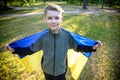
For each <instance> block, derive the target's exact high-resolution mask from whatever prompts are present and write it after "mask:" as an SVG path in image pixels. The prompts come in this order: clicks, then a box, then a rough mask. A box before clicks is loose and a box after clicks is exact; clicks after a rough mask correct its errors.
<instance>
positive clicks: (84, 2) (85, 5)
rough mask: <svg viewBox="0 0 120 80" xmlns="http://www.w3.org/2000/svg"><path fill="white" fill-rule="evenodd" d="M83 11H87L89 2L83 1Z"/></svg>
mask: <svg viewBox="0 0 120 80" xmlns="http://www.w3.org/2000/svg"><path fill="white" fill-rule="evenodd" d="M83 9H87V0H83Z"/></svg>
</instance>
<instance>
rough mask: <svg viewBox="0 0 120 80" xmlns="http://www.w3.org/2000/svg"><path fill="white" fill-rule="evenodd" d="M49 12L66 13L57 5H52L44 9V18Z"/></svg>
mask: <svg viewBox="0 0 120 80" xmlns="http://www.w3.org/2000/svg"><path fill="white" fill-rule="evenodd" d="M48 10H53V11H58V12H60V13H63V12H64V10H63V9H62V8H61V7H60V6H58V5H56V4H50V5H47V6H46V7H45V9H44V16H46V14H47V11H48Z"/></svg>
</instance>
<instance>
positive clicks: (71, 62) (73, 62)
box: [68, 52, 88, 80]
mask: <svg viewBox="0 0 120 80" xmlns="http://www.w3.org/2000/svg"><path fill="white" fill-rule="evenodd" d="M68 54H69V53H68ZM87 60H88V58H87V57H85V56H84V55H83V54H82V53H80V52H79V53H77V52H73V53H70V54H69V55H68V67H69V68H70V72H71V76H72V77H73V78H74V79H75V80H77V79H78V78H79V76H80V74H81V72H82V70H83V68H84V66H85V64H86V62H87Z"/></svg>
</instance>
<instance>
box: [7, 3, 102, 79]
mask: <svg viewBox="0 0 120 80" xmlns="http://www.w3.org/2000/svg"><path fill="white" fill-rule="evenodd" d="M63 12H64V11H63V9H62V8H61V7H60V6H58V5H55V4H51V5H48V6H46V7H45V10H44V16H45V17H44V21H45V23H46V24H47V25H48V27H49V29H48V30H47V31H46V32H45V33H44V34H42V36H40V38H39V39H37V40H36V41H35V42H34V43H32V44H31V45H30V46H28V47H25V48H19V47H16V48H12V47H10V46H9V45H6V46H5V48H6V49H8V50H11V51H12V52H13V54H16V53H17V54H18V55H23V56H26V55H31V54H32V53H34V52H37V51H39V50H43V58H42V69H43V72H44V74H45V78H46V80H66V79H65V74H66V69H67V67H66V61H67V51H68V49H74V50H75V51H81V52H94V51H96V49H97V48H99V47H101V45H102V44H101V42H97V43H96V44H95V45H94V46H86V45H77V43H76V41H75V40H74V38H73V37H72V36H71V35H70V34H69V33H68V32H67V31H65V30H64V29H62V28H61V23H62V19H63V18H62V13H63Z"/></svg>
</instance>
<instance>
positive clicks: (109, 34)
mask: <svg viewBox="0 0 120 80" xmlns="http://www.w3.org/2000/svg"><path fill="white" fill-rule="evenodd" d="M119 25H120V16H119V15H113V14H101V13H100V14H99V13H98V14H97V15H96V14H92V15H73V14H64V22H63V24H62V26H63V27H64V28H65V29H67V30H69V31H72V32H75V33H78V34H81V35H83V36H86V37H89V38H92V39H95V40H101V41H102V43H103V47H102V49H100V50H98V51H97V52H96V53H94V54H93V55H92V56H91V57H90V59H89V61H88V63H87V64H86V66H85V68H84V70H83V72H82V74H81V76H80V78H79V79H80V80H118V79H119V78H120V77H119V73H120V70H119V69H120V58H119V57H120V54H119V52H120V51H119V46H120V43H119V40H120V26H119ZM45 28H47V26H46V25H45V24H44V23H43V15H34V16H27V17H9V18H5V17H4V18H1V19H0V50H1V51H0V59H1V60H2V62H1V63H0V71H2V70H1V69H3V68H4V67H6V68H4V69H3V71H2V72H3V73H4V72H5V71H4V70H6V69H7V68H8V67H7V66H11V65H7V64H8V63H7V64H5V63H4V62H6V61H8V60H9V59H10V58H11V57H12V58H13V59H15V60H16V59H17V60H18V61H17V60H16V61H15V62H14V63H12V64H13V66H14V65H15V63H17V62H24V64H23V65H21V66H23V67H25V66H27V69H28V70H29V71H30V70H31V68H30V66H32V68H34V69H36V68H37V67H39V64H40V61H38V60H39V58H37V61H35V60H33V57H36V56H41V55H39V54H34V55H33V56H32V57H30V56H28V57H26V59H29V62H28V63H26V61H25V59H23V60H21V59H19V58H18V56H15V55H13V54H11V52H8V51H4V50H3V46H4V45H5V44H7V43H10V42H12V41H15V40H18V39H20V38H23V37H25V36H28V35H31V34H34V33H37V32H39V31H41V30H43V29H45ZM30 58H32V60H31V59H30ZM34 59H36V58H34ZM35 62H36V63H38V64H37V65H36V66H34V65H35ZM29 63H31V64H29ZM9 64H10V63H9ZM21 64H22V63H21ZM15 66H16V67H17V66H18V69H21V68H20V67H19V66H20V65H15ZM13 69H14V68H11V70H13ZM21 70H24V69H23V68H22V69H21ZM24 71H25V70H24ZM31 71H32V70H31ZM6 72H7V73H6V75H7V76H8V75H10V73H9V72H10V71H9V70H8V71H6ZM18 72H19V71H18ZM13 73H16V71H13ZM21 73H22V72H21ZM4 74H5V73H4ZM18 74H20V72H19V73H18ZM34 74H38V75H41V74H42V73H38V71H36V72H32V73H29V74H27V76H29V77H30V76H31V75H32V76H31V77H30V78H31V79H34V78H35V77H37V78H38V76H35V75H34ZM1 75H2V73H1ZM1 75H0V76H1ZM42 75H43V74H42ZM22 76H23V77H24V75H22ZM27 76H25V77H24V78H26V77H27ZM68 76H69V75H68ZM4 78H5V77H4ZM8 78H9V77H8ZM15 78H16V77H15ZM27 78H28V77H27ZM27 78H26V79H27ZM16 79H19V77H18V78H16ZM42 79H43V78H42ZM67 79H68V78H67ZM28 80H30V79H28ZM40 80H41V79H40ZM68 80H69V79H68Z"/></svg>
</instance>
